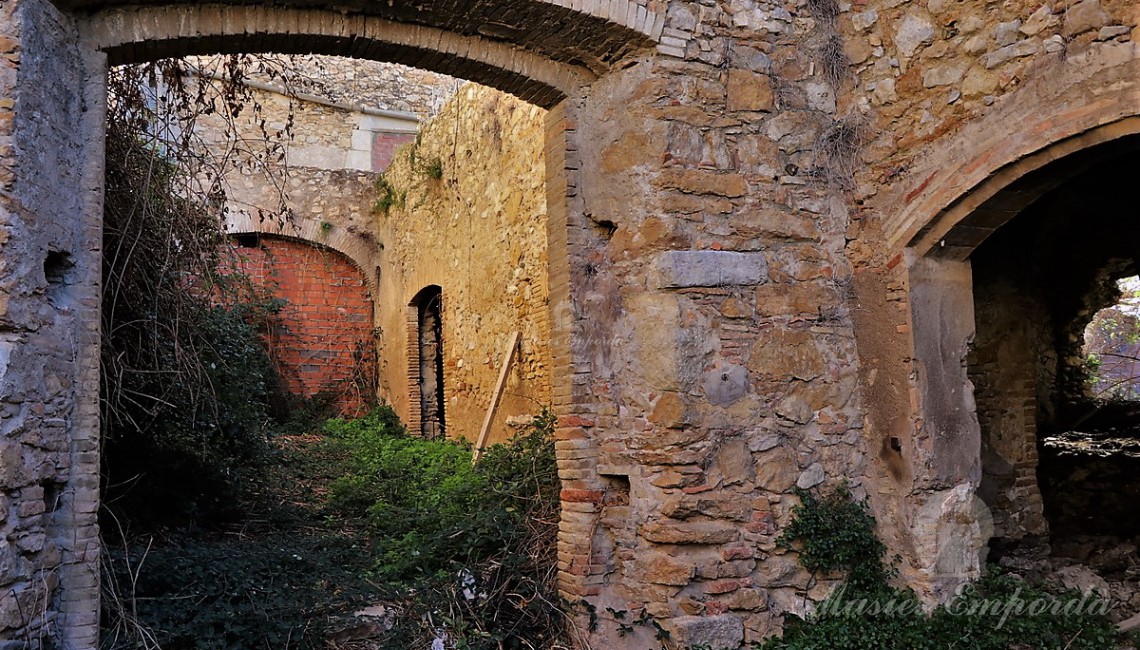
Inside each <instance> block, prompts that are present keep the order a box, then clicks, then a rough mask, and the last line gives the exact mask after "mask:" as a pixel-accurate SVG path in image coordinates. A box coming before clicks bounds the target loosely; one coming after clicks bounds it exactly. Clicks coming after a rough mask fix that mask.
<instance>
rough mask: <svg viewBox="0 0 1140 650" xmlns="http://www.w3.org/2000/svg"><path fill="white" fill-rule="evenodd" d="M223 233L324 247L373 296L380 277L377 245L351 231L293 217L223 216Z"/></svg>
mask: <svg viewBox="0 0 1140 650" xmlns="http://www.w3.org/2000/svg"><path fill="white" fill-rule="evenodd" d="M226 232H227V233H228V234H230V235H253V234H256V235H270V236H273V237H279V238H282V239H292V240H295V241H300V242H304V243H306V244H311V245H313V246H318V247H321V248H327V249H330V250H333V251H336V252H337V253H340V254H341V255H343V256H344V257H346V258H348V260H349V261H350V262H352V264H353V266H355V267H356V268H357V269H358V270H359V271H360V273H361V274H362V275H363V276H364V281H365V282H366V283H367V284H368V291H369V293H370V294H371V295H373V296H375V295H376V289H377V282H378V281H379V279H380V278H379V277H377V273H378V268H379V267H378V265H377V260H376V242H375V240H374V239H371V238H370V237H368V236H365V235H361V234H360V233H357V232H352V231H350V230H347V229H345V228H341V227H340V226H335V225H334V226H332V227H331V228H330V227H323V224H322V222H321V221H318V220H316V219H309V218H306V217H299V216H294V217H293V219H292V220H291V221H289V222H287V223H282V222H277V221H260V220H258V219H257V218H255V217H253V216H251V215H247V214H229V215H227V216H226Z"/></svg>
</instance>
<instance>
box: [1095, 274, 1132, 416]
mask: <svg viewBox="0 0 1140 650" xmlns="http://www.w3.org/2000/svg"><path fill="white" fill-rule="evenodd" d="M1116 289H1117V291H1118V292H1119V293H1120V299H1119V300H1117V302H1116V303H1115V304H1113V305H1112V306H1111V307H1106V308H1104V309H1101V310H1100V311H1098V312H1096V313H1095V314H1093V318H1092V320H1091V321H1090V322H1089V324H1088V325H1087V326H1085V331H1084V348H1083V349H1082V352H1083V356H1084V359H1085V364H1086V366H1087V371H1088V381H1087V383H1086V384H1085V389H1086V391H1087V393H1088V396H1089V397H1090V398H1091V399H1094V400H1099V401H1103V402H1107V403H1117V402H1136V401H1140V277H1137V276H1135V275H1133V276H1131V277H1127V278H1122V279H1120V280H1117V281H1116Z"/></svg>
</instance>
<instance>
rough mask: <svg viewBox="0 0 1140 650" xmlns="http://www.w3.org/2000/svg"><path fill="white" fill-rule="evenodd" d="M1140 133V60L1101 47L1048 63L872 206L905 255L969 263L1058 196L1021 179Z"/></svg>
mask: <svg viewBox="0 0 1140 650" xmlns="http://www.w3.org/2000/svg"><path fill="white" fill-rule="evenodd" d="M1011 125H1016V126H1015V127H1013V128H1011ZM1137 133H1140V52H1136V51H1134V50H1133V48H1132V44H1130V43H1129V44H1126V45H1124V46H1121V45H1117V44H1105V45H1099V46H1097V45H1094V46H1092V47H1090V48H1089V49H1087V50H1085V51H1082V52H1079V53H1071V54H1069V56H1068V57H1064V58H1060V57H1058V58H1053V59H1051V60H1049V61H1047V62H1046V63H1044V64H1043V65H1042V66H1040V67H1038V68H1037V69H1036V70H1035V71H1034V72H1033V73H1032V75H1031V77H1030V80H1029V81H1027V82H1026V83H1025V85H1023V86H1022V87H1021V88H1020V89H1018V90H1017V91H1015V92H1014V93H1011V94H1010V95H1008V96H1006V97H1003V98H1001V99H1000V100H999V101H998V103H997V104H995V106H994V108H993V110H991V112H989V113H987V114H985V115H983V116H982V117H980V118H977V119H975V120H974V121H972V122H970V123H968V124H967V125H965V126H964V127H963V128H961V129H959V130H957V131H955V132H954V133H953V134H952V135H950V136H947V137H944V138H942V139H940V140H938V141H935V142H933V143H931V144H930V145H928V146H926V147H924V148H922V149H921V150H918V151H917V153H916V154H915V155H914V156H913V158H912V160H914V161H916V162H917V164H916V165H915V166H914V167H912V168H911V170H910V171H909V172H908V173H907V176H906V179H905V180H904V181H902V182H900V183H898V184H896V185H895V186H894V187H892V188H891V190H890V191H888V192H883V193H881V194H880V195H879V196H877V197H875V199H874V200H873V201H872V207H874V208H877V212H879V213H880V214H882V215H883V228H884V231H885V234H886V237H887V242H888V244H889V246H890V248H891V249H893V250H894V251H895V252H901V251H902V249H903V248H911V249H913V251H914V253H916V254H918V255H919V256H922V255H927V254H935V255H937V256H939V257H948V258H951V259H965V258H966V257H968V256H969V254H970V252H972V251H973V249H974V248H975V247H976V246H977V245H978V244H980V243H981V242H982V241H984V240H985V238H986V237H987V236H988V235H989V233H990V232H992V231H993V230H994V229H995V228H997V227H998V226H1000V225H1002V224H1003V223H1005V222H1006V221H1008V219H1010V218H1012V217H1013V216H1014V215H1016V214H1017V212H1019V211H1020V209H1021V208H1023V207H1025V206H1026V205H1028V203H1029V202H1031V201H1032V200H1033V199H1035V198H1036V197H1037V196H1040V195H1041V194H1042V193H1043V192H1044V191H1045V190H1046V189H1048V188H1047V187H1044V186H1042V187H1040V188H1037V190H1035V191H1033V192H1030V191H1027V190H1026V189H1025V188H1011V186H1012V185H1013V184H1014V182H1015V181H1017V180H1018V179H1021V178H1023V177H1025V176H1026V175H1027V174H1030V173H1031V172H1033V171H1035V170H1037V169H1040V168H1042V167H1044V166H1045V165H1046V164H1048V163H1050V162H1053V161H1056V160H1059V159H1061V158H1063V157H1065V156H1068V155H1070V154H1074V153H1079V152H1082V151H1084V150H1087V149H1089V148H1091V147H1095V146H1097V145H1103V144H1105V143H1108V142H1111V141H1114V140H1118V139H1120V138H1124V137H1126V136H1130V135H1134V134H1137ZM1007 188H1009V189H1010V190H1011V191H1006V190H1007ZM971 215H974V218H973V219H972V220H969V221H968V219H969V218H970V217H971ZM935 249H938V250H937V251H936V250H935Z"/></svg>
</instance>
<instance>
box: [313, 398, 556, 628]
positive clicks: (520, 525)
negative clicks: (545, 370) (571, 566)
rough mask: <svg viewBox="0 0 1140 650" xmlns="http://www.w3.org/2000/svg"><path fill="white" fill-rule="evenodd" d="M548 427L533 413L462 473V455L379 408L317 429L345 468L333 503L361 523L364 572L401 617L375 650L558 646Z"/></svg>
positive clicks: (548, 420) (546, 417)
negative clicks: (439, 644)
mask: <svg viewBox="0 0 1140 650" xmlns="http://www.w3.org/2000/svg"><path fill="white" fill-rule="evenodd" d="M553 427H554V419H553V417H552V416H551V414H550V413H549V412H547V411H544V412H543V414H542V415H540V416H539V417H537V418H536V419H535V420H534V422H533V423H532V424H531V425H530V426H529V427H527V429H526V430H525V431H523V432H521V433H520V434H519V435H518V436H516V437H515V439H514V440H512V441H511V442H510V443H508V444H504V445H496V446H493V447H491V448H490V449H488V450H486V452H485V453H484V455H483V457H482V458H481V459H480V461H479V462H478V463H476V464H472V460H471V459H472V449H471V448H470V445H468V444H465V443H462V442H455V441H437V440H427V439H423V438H418V437H413V436H410V435H408V433H407V431H406V430H405V429H404V427H403V425H402V424H400V423H399V421H398V420H397V419H396V417H395V415H394V414H393V413H392V412H391V410H390V409H387V408H381V409H380V410H378V411H376V412H374V413H373V414H371V415H370V416H368V417H367V418H363V419H360V420H355V421H343V420H332V421H330V422H329V423H328V424H327V425H326V428H325V430H326V433H327V434H328V435H329V437H330V438H331V440H332V441H334V443H335V444H338V445H340V446H342V447H343V448H344V449H345V450H347V452H348V453H349V455H350V457H351V459H352V466H351V467H352V469H351V471H350V472H349V474H348V475H346V476H345V477H343V478H342V479H340V480H338V481H336V482H335V483H334V484H333V487H332V491H331V499H332V503H333V504H334V506H335V507H336V508H338V509H339V510H340V511H341V512H342V513H344V514H346V515H349V516H352V517H358V518H361V519H363V520H364V521H367V522H368V524H369V526H370V531H371V533H372V535H373V539H374V542H375V548H376V557H375V563H374V565H373V568H372V574H373V576H374V577H375V579H376V582H377V584H379V585H382V588H383V589H384V592H385V595H386V598H387V599H388V600H389V601H390V602H392V603H393V604H394V606H395V608H396V609H397V610H398V611H399V612H400V614H399V615H398V616H397V617H396V619H395V622H394V626H393V627H392V629H391V630H388V631H387V632H386V634H385V635H384V636H383V638H382V640H381V641H382V644H381V647H385V648H393V649H395V648H411V647H429V646H430V645H431V643H432V641H433V640H435V639H445V640H446V641H447V646H448V647H457V648H471V649H473V650H474V649H481V648H486V649H488V650H489V649H492V648H496V649H497V648H532V647H534V648H549V647H557V645H558V643H559V640H560V639H561V638H562V637H563V636H564V634H565V629H564V620H563V614H562V613H561V610H560V608H559V607H558V596H557V590H556V586H555V573H556V571H555V570H556V557H557V549H556V537H557V530H558V490H559V482H558V473H557V468H556V465H555V457H554V442H553V436H552V433H553Z"/></svg>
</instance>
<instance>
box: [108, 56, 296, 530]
mask: <svg viewBox="0 0 1140 650" xmlns="http://www.w3.org/2000/svg"><path fill="white" fill-rule="evenodd" d="M217 65H218V67H219V69H218V70H214V71H213V72H214V73H217V74H228V75H229V79H230V83H226V84H221V85H210V84H203V83H195V82H194V81H193V80H194V79H197V78H198V77H194V76H193V75H191V68H190V67H189V65H188V64H186V63H185V62H181V61H169V60H168V61H160V62H158V63H154V64H150V65H146V66H125V67H120V68H116V69H115V70H114V71H113V72H112V74H111V76H110V91H111V93H110V96H111V101H110V110H109V116H108V128H107V147H106V157H107V166H106V169H107V182H106V200H105V210H104V241H103V250H104V266H103V279H104V280H103V305H102V329H103V339H102V396H103V399H102V422H103V440H104V449H103V461H104V466H103V473H104V476H103V488H104V490H103V491H104V495H103V503H104V504H105V505H106V508H105V509H104V515H106V517H105V519H108V521H106V522H105V524H107V525H105V526H104V530H106V531H109V532H110V533H112V534H120V533H121V534H124V535H127V534H130V532H131V531H132V530H133V529H134V528H139V527H141V528H143V529H144V530H155V529H158V528H162V527H164V526H169V525H186V524H199V523H207V522H210V521H215V520H218V519H224V518H225V517H227V516H230V515H232V514H233V513H232V510H233V504H234V501H235V498H234V496H235V494H236V492H237V489H238V486H239V483H240V481H241V478H242V474H243V470H244V468H248V467H251V466H255V465H257V464H258V463H260V462H261V461H262V460H263V459H264V457H265V454H266V453H267V449H268V447H267V444H266V443H267V441H266V436H265V430H264V427H265V424H266V420H267V414H268V405H269V403H270V401H271V398H272V395H273V394H274V393H275V392H276V391H277V386H278V380H277V377H276V374H275V372H274V370H273V366H272V364H271V362H270V360H269V356H268V354H267V353H266V350H265V347H264V345H263V344H262V339H261V334H262V332H263V330H264V327H265V323H266V322H267V320H268V319H269V318H271V317H272V315H273V314H274V313H275V312H276V311H277V310H278V309H279V308H280V306H281V305H280V303H279V302H278V301H276V300H273V299H271V298H270V297H269V296H268V295H267V294H265V293H264V292H262V291H259V290H257V289H256V288H255V287H253V286H252V285H251V284H250V283H249V282H248V281H246V280H245V279H244V277H243V276H241V275H238V274H235V273H233V272H224V271H223V270H222V269H223V268H224V267H225V266H226V265H225V264H224V261H225V260H224V253H223V251H225V250H226V247H225V242H226V238H225V233H224V232H223V229H222V216H223V215H222V213H221V210H222V205H224V192H223V189H222V188H223V187H224V186H223V183H222V178H223V176H224V175H225V174H226V173H227V172H228V171H230V170H232V169H235V168H239V167H243V166H248V165H252V164H257V161H261V162H262V163H264V162H265V161H266V160H268V159H272V158H273V157H274V156H276V155H278V154H279V152H278V151H277V149H276V148H275V146H274V145H266V148H265V150H264V151H253V150H251V149H249V147H246V148H244V149H243V148H242V147H228V148H225V151H224V153H203V149H204V146H203V143H201V142H199V141H198V138H200V137H201V135H200V134H198V133H197V131H196V129H195V128H194V127H195V122H196V120H198V119H199V118H201V117H203V116H206V115H217V114H218V113H224V114H225V115H227V116H230V119H232V118H233V117H235V116H236V115H237V114H239V113H240V112H241V111H242V110H243V109H244V107H245V106H246V105H247V104H248V103H249V102H251V101H252V99H251V97H250V95H249V94H248V89H247V88H246V87H245V86H244V85H242V84H241V83H240V79H241V74H242V73H241V70H242V69H243V68H242V66H241V65H240V62H239V61H238V60H237V58H236V57H235V58H230V59H225V60H222V61H219V62H218V63H217ZM199 73H200V74H205V72H202V71H199ZM221 122H222V123H227V122H226V120H221ZM266 135H267V141H268V134H266ZM233 139H234V140H235V141H236V140H237V138H236V136H235V137H234V138H233Z"/></svg>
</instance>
